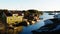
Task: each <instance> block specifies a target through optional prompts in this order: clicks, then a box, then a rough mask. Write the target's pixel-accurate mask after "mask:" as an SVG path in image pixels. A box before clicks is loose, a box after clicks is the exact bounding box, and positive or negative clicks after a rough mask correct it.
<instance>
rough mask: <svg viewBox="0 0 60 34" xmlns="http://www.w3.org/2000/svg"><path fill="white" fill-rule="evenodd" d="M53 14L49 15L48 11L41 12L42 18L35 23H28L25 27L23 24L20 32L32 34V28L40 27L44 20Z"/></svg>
mask: <svg viewBox="0 0 60 34" xmlns="http://www.w3.org/2000/svg"><path fill="white" fill-rule="evenodd" d="M53 16H54V15H49V13H43V15H42V16H40V18H43V19H42V20H40V21H38V22H36V24H33V25H29V26H27V27H25V26H24V28H23V31H22V32H21V33H20V34H32V32H31V31H32V30H36V29H39V28H40V27H42V26H44V25H45V24H44V20H47V19H52V18H54V17H53Z"/></svg>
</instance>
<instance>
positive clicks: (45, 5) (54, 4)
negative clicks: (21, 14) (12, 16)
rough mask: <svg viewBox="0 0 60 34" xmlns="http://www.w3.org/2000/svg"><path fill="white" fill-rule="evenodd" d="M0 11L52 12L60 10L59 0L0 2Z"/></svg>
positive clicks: (13, 0) (7, 0) (0, 0)
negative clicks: (34, 10)
mask: <svg viewBox="0 0 60 34" xmlns="http://www.w3.org/2000/svg"><path fill="white" fill-rule="evenodd" d="M0 9H9V10H28V9H37V10H41V11H48V10H50V11H52V10H53V11H54V10H60V0H0Z"/></svg>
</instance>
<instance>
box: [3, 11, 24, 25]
mask: <svg viewBox="0 0 60 34" xmlns="http://www.w3.org/2000/svg"><path fill="white" fill-rule="evenodd" d="M3 18H4V21H5V22H6V23H8V24H16V23H21V22H22V20H23V16H22V13H21V11H6V12H4V13H3Z"/></svg>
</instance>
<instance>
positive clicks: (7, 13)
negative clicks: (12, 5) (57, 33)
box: [4, 11, 22, 16]
mask: <svg viewBox="0 0 60 34" xmlns="http://www.w3.org/2000/svg"><path fill="white" fill-rule="evenodd" d="M4 13H5V14H6V16H12V15H13V14H18V15H19V16H21V15H22V11H5V12H4Z"/></svg>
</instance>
